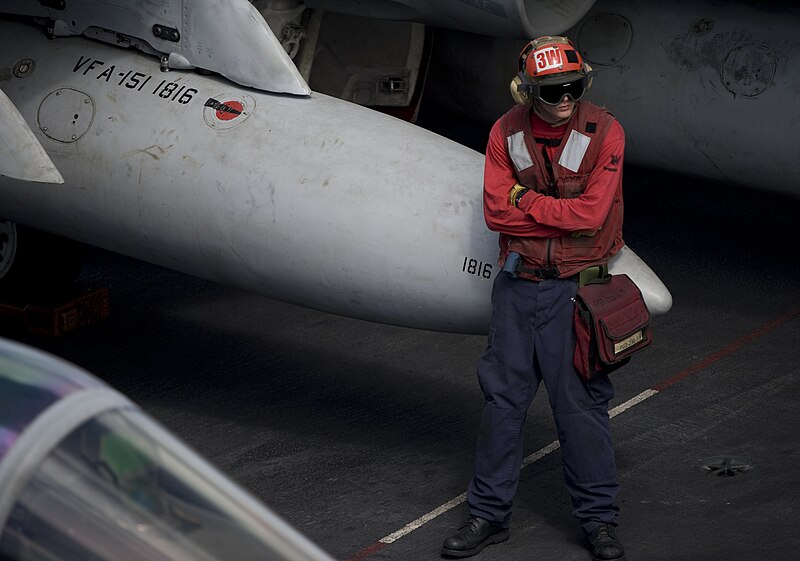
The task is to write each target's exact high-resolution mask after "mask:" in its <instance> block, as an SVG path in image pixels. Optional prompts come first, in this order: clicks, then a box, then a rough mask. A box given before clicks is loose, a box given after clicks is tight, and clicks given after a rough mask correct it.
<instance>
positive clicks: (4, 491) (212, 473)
mask: <svg viewBox="0 0 800 561" xmlns="http://www.w3.org/2000/svg"><path fill="white" fill-rule="evenodd" d="M232 558H235V559H242V560H265V559H269V560H274V561H332V559H331V557H329V556H328V555H327V554H325V553H324V552H323V551H322V550H320V549H319V548H318V547H317V546H315V545H314V544H312V543H311V542H310V541H309V540H307V539H306V538H304V537H303V536H302V535H301V534H300V533H299V532H297V531H296V530H295V529H293V528H292V527H291V526H289V525H288V524H287V523H286V522H284V521H283V520H282V519H281V518H279V517H278V516H277V515H275V514H274V513H273V512H272V511H270V510H269V509H267V508H266V507H265V506H263V505H262V504H261V503H260V502H259V501H258V500H256V499H255V498H253V497H252V496H251V495H250V494H249V493H247V492H246V491H244V490H243V489H242V488H241V487H239V486H238V485H236V484H235V483H233V482H232V481H230V480H229V479H228V478H227V477H225V476H224V475H222V474H221V473H220V472H219V471H218V470H216V469H215V468H213V467H212V466H211V465H210V464H208V463H207V462H206V461H205V460H203V459H202V458H200V457H199V456H198V455H197V454H196V453H195V452H193V451H192V450H191V449H190V448H189V447H187V446H186V445H185V444H183V443H182V442H181V441H180V440H178V439H177V438H175V437H174V436H172V435H171V434H170V433H169V432H168V431H167V430H165V429H164V428H163V427H162V426H161V425H160V424H158V423H157V422H155V421H153V420H152V419H151V418H150V417H148V416H147V415H146V414H145V413H144V412H142V410H141V409H139V407H137V406H136V405H135V404H133V403H132V402H131V401H130V400H128V399H127V398H126V397H125V396H123V395H122V394H120V393H118V392H117V391H115V390H113V389H112V388H110V387H108V386H107V385H105V384H104V383H102V382H101V381H99V380H98V379H97V378H95V377H94V376H92V375H90V374H89V373H87V372H85V371H83V370H81V369H79V368H77V367H75V366H74V365H72V364H69V363H67V362H65V361H63V360H61V359H57V358H55V357H53V356H51V355H47V354H45V353H43V352H41V351H37V350H34V349H32V348H30V347H26V346H23V345H21V344H19V343H13V342H11V341H8V340H5V339H0V559H3V560H4V561H44V560H52V559H60V560H62V561H70V560H74V561H85V560H88V559H95V560H98V561H99V560H104V559H116V560H126V561H134V560H142V561H145V560H146V561H154V560H163V561H168V560H169V561H181V560H189V559H193V560H203V561H213V560H222V559H232Z"/></svg>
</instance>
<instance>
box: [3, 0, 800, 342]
mask: <svg viewBox="0 0 800 561" xmlns="http://www.w3.org/2000/svg"><path fill="white" fill-rule="evenodd" d="M2 10H3V12H5V13H6V16H5V17H4V18H3V19H2V21H0V26H1V27H2V30H3V34H2V37H0V45H1V46H2V51H1V52H2V54H0V69H2V72H1V73H0V89H2V90H3V92H4V93H5V94H6V95H7V96H8V99H9V100H10V103H8V102H5V101H3V102H2V103H1V104H0V105H1V106H2V107H3V120H4V123H5V122H6V121H9V122H10V121H14V122H16V124H17V128H20V127H21V128H25V127H26V126H27V127H28V128H30V129H31V130H32V136H33V139H34V140H35V141H36V143H37V144H39V145H41V147H42V148H43V151H40V153H39V154H38V155H34V154H33V152H30V153H29V151H28V150H26V149H24V148H21V146H22V145H21V144H20V145H14V144H13V143H12V144H11V146H10V147H9V146H8V145H6V149H5V151H4V152H0V154H2V155H3V159H2V160H0V163H2V169H3V175H4V177H3V178H2V179H0V196H2V207H0V217H2V219H3V221H2V222H0V277H6V278H5V279H3V282H4V284H6V288H8V287H9V286H12V287H13V286H14V285H15V284H16V285H17V286H19V285H22V286H30V285H31V284H35V283H32V280H31V278H32V276H33V278H34V280H35V279H36V278H37V277H38V278H49V273H43V272H42V271H41V270H40V269H36V268H35V267H34V272H33V273H31V272H30V271H26V270H25V268H23V267H22V264H23V259H22V256H23V255H24V254H30V253H34V254H38V253H37V252H39V251H44V252H45V253H43V254H41V255H44V257H42V258H39V259H38V260H36V262H35V264H36V267H38V266H40V265H42V263H45V264H50V265H51V267H53V268H56V269H58V270H62V269H67V267H64V266H63V262H64V261H65V260H67V257H68V256H67V255H65V254H64V253H63V252H61V251H60V250H59V251H58V252H57V253H58V254H57V255H53V251H52V250H51V251H50V254H49V255H47V253H46V251H47V248H48V246H49V245H50V244H49V243H47V242H45V243H38V244H37V243H29V244H27V247H26V243H25V239H24V238H25V237H26V236H28V235H29V231H28V230H27V229H26V228H25V227H30V228H35V229H38V230H44V231H46V232H49V233H52V234H56V235H59V236H63V237H65V238H69V239H72V240H76V241H78V242H82V243H87V244H90V245H95V246H99V247H103V248H105V249H110V250H112V251H115V252H119V253H122V254H126V255H129V256H132V257H136V258H139V259H142V260H146V261H149V262H152V263H156V264H159V265H162V266H166V267H170V268H173V269H176V270H179V271H182V272H186V273H190V274H194V275H197V276H201V277H203V278H207V279H210V280H213V281H217V282H221V283H225V284H229V285H232V286H236V287H239V288H242V289H246V290H249V291H254V292H258V293H261V294H265V295H267V296H271V297H274V298H277V299H280V300H284V301H288V302H292V303H296V304H301V305H305V306H309V307H313V308H317V309H321V310H325V311H330V312H334V313H339V314H343V315H348V316H352V317H357V318H362V319H368V320H373V321H381V322H386V323H393V324H398V325H406V326H412V327H419V328H424V329H436V330H444V331H454V332H467V333H476V332H484V331H485V330H486V328H487V325H488V315H489V290H490V286H491V279H492V278H493V276H494V275H495V274H497V266H496V256H497V247H496V236H495V234H493V233H491V232H489V231H487V229H486V227H485V225H484V223H483V216H482V205H481V191H482V187H481V178H482V165H483V162H482V156H481V154H480V153H479V152H478V151H476V150H473V149H470V148H467V147H466V146H464V145H463V144H459V143H456V142H453V141H450V140H447V139H445V138H443V137H441V136H439V135H437V134H434V133H432V132H429V131H428V130H425V129H423V128H422V127H419V126H415V125H413V124H410V123H407V122H403V121H402V120H399V119H396V118H393V117H389V116H387V115H385V114H383V113H381V112H378V111H371V110H367V109H366V108H364V107H362V106H369V107H378V108H381V109H383V110H384V112H389V113H394V114H396V115H400V116H404V117H406V118H407V119H409V120H413V119H414V117H415V115H416V114H417V111H418V108H419V104H420V99H423V100H424V103H425V104H427V106H428V107H445V106H446V107H447V109H448V111H450V112H451V113H452V114H453V115H455V116H456V117H457V118H459V119H461V120H462V121H465V122H466V121H467V120H469V121H471V122H478V123H483V124H484V125H486V124H489V123H491V122H492V121H493V120H494V119H495V118H497V117H498V116H499V115H500V114H502V113H503V112H504V111H505V110H506V109H508V107H509V106H510V105H511V103H512V102H511V98H510V96H509V91H508V88H509V82H510V81H511V78H512V77H513V76H514V75H515V74H516V71H517V69H516V58H517V55H518V53H519V51H520V49H521V47H522V46H523V45H524V43H525V39H524V38H526V37H531V36H535V35H540V34H544V33H550V34H555V33H566V34H568V35H570V36H571V37H573V39H574V40H575V41H576V44H577V46H578V48H579V49H580V50H581V52H583V54H584V56H585V57H586V58H587V60H588V61H589V62H591V64H592V65H593V67H594V68H595V71H596V78H595V80H594V85H593V88H592V90H591V92H590V93H589V97H590V99H592V101H595V102H597V103H601V104H605V105H607V106H609V107H610V108H611V109H612V110H613V112H614V113H615V115H617V117H618V118H619V119H620V121H621V122H622V123H623V125H624V127H625V129H626V132H627V136H628V148H627V152H626V157H627V159H628V161H629V162H633V163H637V164H640V165H647V166H656V167H663V168H667V169H670V170H673V171H679V172H684V173H693V174H697V175H702V176H705V177H708V178H710V179H734V180H736V181H738V182H742V183H747V184H750V185H753V186H755V187H759V188H769V189H783V190H791V189H792V188H793V183H792V178H791V174H792V169H793V166H794V164H795V163H796V160H797V148H796V146H797V143H796V142H792V141H791V139H792V138H794V135H796V132H795V131H796V127H795V126H794V125H795V122H796V120H797V117H796V115H794V116H793V115H792V114H791V112H792V109H791V108H792V107H793V103H792V100H793V97H794V94H795V93H796V92H797V91H798V80H800V72H793V70H794V69H796V68H797V66H798V61H797V56H796V54H795V53H796V52H797V49H796V48H794V47H795V45H794V43H795V42H797V39H795V38H794V35H792V33H791V32H790V30H792V29H793V22H795V21H796V20H797V17H796V16H797V8H795V7H793V6H789V5H787V6H786V9H785V10H783V11H781V12H780V14H779V16H780V17H775V14H776V13H777V8H764V7H760V5H757V4H755V3H751V2H732V3H726V4H725V5H724V6H723V5H721V4H719V3H714V2H707V3H688V2H671V3H669V4H665V5H660V6H658V7H647V8H645V7H643V6H642V5H641V4H639V3H634V2H612V1H604V0H601V1H599V2H590V1H585V0H584V1H574V2H552V1H538V2H537V1H527V2H522V1H511V0H506V1H492V2H489V1H481V2H464V1H444V0H442V1H438V2H421V1H413V0H404V1H393V2H386V1H382V0H374V1H368V0H367V1H362V2H349V1H336V0H309V1H308V2H305V3H303V2H295V1H269V0H266V1H256V2H254V3H253V4H250V3H248V2H246V1H245V0H225V1H221V2H202V1H189V0H172V1H158V2H155V1H152V2H147V1H146V2H133V1H131V2H120V1H116V2H110V1H107V0H71V1H69V0H65V1H56V0H52V1H50V0H48V1H43V2H29V1H24V0H9V1H7V2H4V3H3V6H2ZM16 112H18V115H17V114H16ZM20 116H21V119H20V118H19V117H20ZM742 131H747V133H746V134H744V133H743V132H742ZM20 138H22V136H20ZM27 138H30V135H27ZM6 144H7V143H6ZM28 144H30V142H27V141H26V145H28ZM41 152H43V153H41ZM21 154H25V155H26V157H25V158H23V157H22V155H21ZM26 159H32V160H33V161H35V162H38V163H37V164H35V165H34V167H35V166H36V165H38V166H39V168H38V169H39V170H50V171H49V173H50V175H51V176H52V177H51V178H50V179H36V177H37V176H36V174H34V173H32V172H31V171H30V165H31V164H30V163H28V164H27V167H26V165H22V164H21V163H20V162H21V161H23V160H26ZM754 161H761V162H763V165H753V162H754ZM9 170H10V171H9ZM42 173H45V171H42ZM26 174H27V175H26ZM55 174H60V176H61V177H62V178H63V184H59V183H42V182H40V181H59V180H60V178H59V177H58V176H57V175H55ZM17 225H22V226H23V227H21V228H18V227H17ZM631 241H632V242H633V244H634V246H635V240H631ZM611 269H612V272H625V273H627V274H629V275H630V276H631V277H632V278H633V279H634V281H636V283H637V285H638V286H639V287H640V288H641V289H642V292H643V293H644V296H645V299H646V301H647V303H648V306H649V307H650V310H651V312H653V313H663V312H665V311H667V310H668V309H669V308H670V306H671V303H672V300H671V296H670V294H669V291H668V290H667V288H666V287H665V286H664V285H663V283H662V282H661V281H660V280H659V279H658V277H657V276H656V274H655V273H654V272H653V271H652V270H651V269H650V267H648V266H647V265H646V264H645V263H644V262H643V261H642V260H641V259H639V257H638V256H637V255H636V254H635V253H634V252H633V251H631V250H630V249H629V248H627V247H625V248H624V249H623V251H622V252H620V254H618V255H617V256H616V257H615V259H613V260H612V263H611ZM11 281H14V282H13V283H12V282H11Z"/></svg>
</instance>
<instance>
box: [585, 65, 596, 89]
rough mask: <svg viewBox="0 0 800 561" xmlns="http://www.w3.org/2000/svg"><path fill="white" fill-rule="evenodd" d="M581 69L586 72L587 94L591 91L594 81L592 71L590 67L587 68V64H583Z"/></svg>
mask: <svg viewBox="0 0 800 561" xmlns="http://www.w3.org/2000/svg"><path fill="white" fill-rule="evenodd" d="M583 69H584V70H585V71H586V75H587V76H588V77H589V80H588V81H587V82H586V91H587V92H588V91H589V90H590V89H592V80H594V70H592V67H591V66H589V63H588V62H584V63H583Z"/></svg>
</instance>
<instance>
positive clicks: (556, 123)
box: [533, 98, 578, 127]
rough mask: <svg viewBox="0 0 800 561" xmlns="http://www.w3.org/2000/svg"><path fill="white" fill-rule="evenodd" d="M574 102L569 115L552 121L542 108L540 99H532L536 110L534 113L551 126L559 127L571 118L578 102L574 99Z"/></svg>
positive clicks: (550, 116)
mask: <svg viewBox="0 0 800 561" xmlns="http://www.w3.org/2000/svg"><path fill="white" fill-rule="evenodd" d="M574 103H575V104H574V105H573V106H572V112H571V113H570V114H569V116H567V117H564V118H563V119H559V120H558V121H553V120H552V119H553V117H552V115H550V114H549V113H546V112H545V111H543V110H542V101H541V100H540V99H538V98H534V100H533V110H534V111H536V114H537V115H539V117H541V118H542V120H543V121H544V122H546V123H547V124H549V125H550V126H551V127H560V126H561V125H563V124H565V123H566V122H567V121H569V120H570V119H571V118H572V115H573V114H574V113H575V109H577V108H578V102H577V101H576V102H574Z"/></svg>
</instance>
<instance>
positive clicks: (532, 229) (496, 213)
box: [484, 101, 625, 280]
mask: <svg viewBox="0 0 800 561" xmlns="http://www.w3.org/2000/svg"><path fill="white" fill-rule="evenodd" d="M571 135H573V136H574V135H578V136H576V137H575V139H574V141H573V142H570V141H569V139H570V138H571ZM543 138H550V139H554V140H550V141H546V142H545V143H542V142H537V140H535V139H538V140H540V141H541V140H542V139H543ZM559 139H560V142H559ZM587 141H588V146H586V148H585V150H586V151H585V152H584V153H583V156H582V158H581V157H580V152H581V149H580V147H581V145H582V143H584V144H585V143H586V142H587ZM546 144H550V146H545V145H546ZM568 144H569V145H570V146H569V150H568V151H567V154H565V155H564V157H565V158H564V159H562V154H564V152H565V148H567V147H568ZM543 146H544V147H545V149H546V150H547V152H548V156H549V160H550V162H552V177H553V180H554V184H551V183H553V181H551V178H550V174H549V172H548V170H547V167H546V161H545V159H544V156H543V155H542V147H543ZM576 147H579V148H578V150H577V152H576V151H575V148H576ZM624 150H625V134H624V132H623V130H622V126H621V125H620V124H619V123H618V122H617V121H616V119H614V117H613V116H612V115H611V113H609V112H608V111H606V110H605V109H603V108H601V107H598V106H597V105H594V104H591V103H589V102H586V101H581V102H578V103H576V109H575V112H574V113H573V115H572V117H570V120H569V121H568V122H567V123H566V124H564V125H562V126H560V127H551V126H550V125H549V124H547V123H546V122H545V121H543V120H542V119H541V118H540V117H538V116H536V115H535V112H534V111H533V109H532V106H530V105H526V106H522V105H518V106H515V107H514V108H512V109H511V110H510V111H508V113H506V114H505V115H503V116H502V117H501V118H500V119H499V120H498V121H497V122H496V123H495V125H494V127H493V128H492V131H491V133H490V135H489V143H488V146H487V148H486V166H485V169H484V218H485V220H486V225H487V226H488V227H489V229H490V230H493V231H496V232H499V233H500V266H501V267H502V266H503V264H504V263H505V260H506V257H507V255H508V253H509V252H512V251H514V252H517V253H519V254H520V255H521V256H522V257H523V261H522V266H523V267H524V268H527V269H532V270H542V269H553V268H556V269H557V276H558V277H560V278H564V277H569V276H572V275H574V274H575V273H577V272H579V271H581V270H583V269H585V268H586V267H590V266H592V265H597V264H600V263H605V262H607V261H608V260H609V258H610V257H611V256H613V255H614V254H615V253H616V252H617V251H619V249H620V248H621V247H622V246H623V245H624V243H625V242H624V241H623V239H622V215H623V199H622V158H623V154H624ZM570 154H572V155H571V156H570ZM559 162H561V163H559ZM569 168H573V169H569ZM515 183H519V184H521V185H523V186H525V187H527V188H529V189H531V191H529V192H528V193H526V194H525V195H524V196H523V197H522V199H521V200H520V202H519V208H517V207H514V206H513V205H512V204H511V203H510V202H509V191H510V190H511V188H512V187H513V186H514V184H515ZM595 231H596V233H595V234H594V235H586V234H591V233H592V232H595ZM581 233H582V234H581ZM519 275H520V276H521V277H524V278H529V279H532V280H539V278H540V277H539V276H537V275H534V274H530V273H525V272H524V271H523V272H520V273H519Z"/></svg>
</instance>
